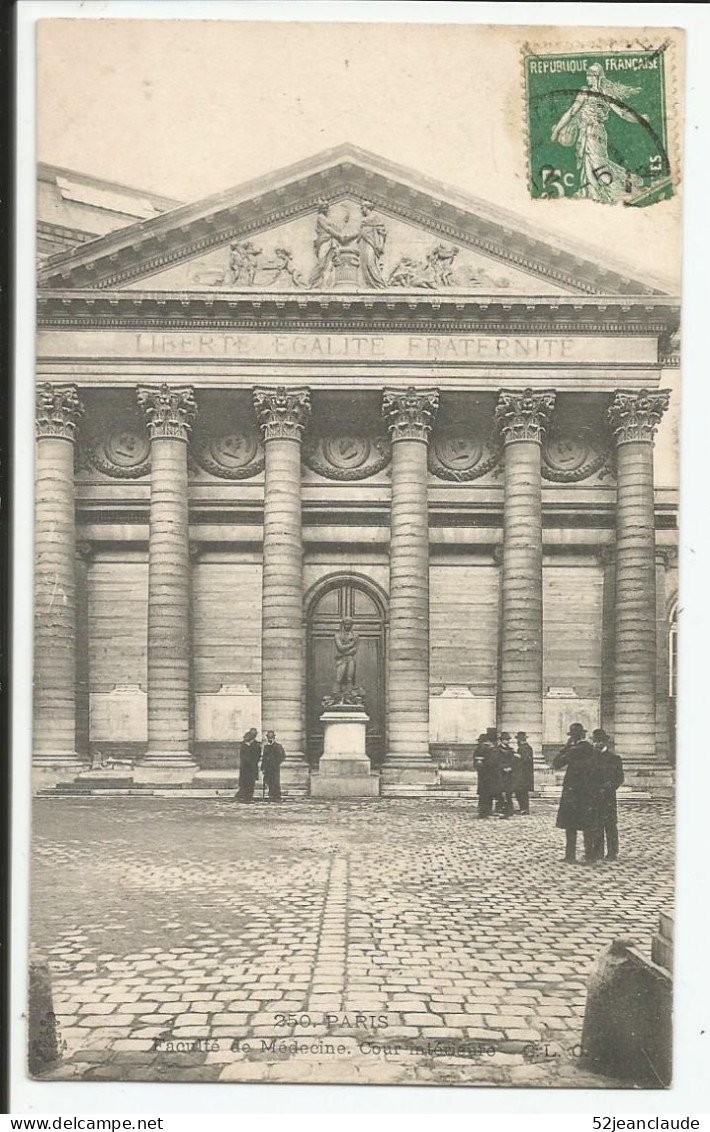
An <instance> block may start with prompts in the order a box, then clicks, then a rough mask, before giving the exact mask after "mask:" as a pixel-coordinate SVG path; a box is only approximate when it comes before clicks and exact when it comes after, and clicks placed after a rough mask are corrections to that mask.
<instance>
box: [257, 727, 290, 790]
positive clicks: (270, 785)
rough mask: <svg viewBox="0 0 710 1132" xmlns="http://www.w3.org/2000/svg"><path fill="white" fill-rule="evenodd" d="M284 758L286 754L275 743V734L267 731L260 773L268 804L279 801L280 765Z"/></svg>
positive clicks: (278, 744)
mask: <svg viewBox="0 0 710 1132" xmlns="http://www.w3.org/2000/svg"><path fill="white" fill-rule="evenodd" d="M285 758H286V752H285V751H284V749H283V747H282V746H281V744H280V743H277V742H276V733H275V732H274V731H267V732H266V742H265V743H264V750H263V751H262V754H261V772H262V774H263V775H264V785H265V786H266V789H267V790H268V791H269V801H270V802H280V801H281V763H282V762H283V761H284V759H285Z"/></svg>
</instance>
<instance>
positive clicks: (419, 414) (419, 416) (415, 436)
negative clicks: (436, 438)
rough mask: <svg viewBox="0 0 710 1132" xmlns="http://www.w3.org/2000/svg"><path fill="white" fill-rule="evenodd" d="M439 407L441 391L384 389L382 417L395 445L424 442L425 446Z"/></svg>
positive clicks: (411, 388) (411, 387)
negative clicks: (404, 441)
mask: <svg viewBox="0 0 710 1132" xmlns="http://www.w3.org/2000/svg"><path fill="white" fill-rule="evenodd" d="M438 408H439V390H438V389H419V390H418V389H414V387H413V386H410V387H409V389H404V390H402V391H400V390H398V389H385V390H384V392H383V394H382V415H383V417H384V419H385V424H386V426H387V431H388V432H389V437H390V440H391V441H392V443H393V444H394V442H395V441H396V440H423V441H424V443H425V444H426V443H427V442H428V440H429V434H430V432H431V430H432V426H433V424H434V418H435V417H436V411H437V409H438Z"/></svg>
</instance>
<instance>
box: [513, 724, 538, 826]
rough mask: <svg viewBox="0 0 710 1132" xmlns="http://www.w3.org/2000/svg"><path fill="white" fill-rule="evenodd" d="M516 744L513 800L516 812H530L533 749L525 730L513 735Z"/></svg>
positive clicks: (532, 783)
mask: <svg viewBox="0 0 710 1132" xmlns="http://www.w3.org/2000/svg"><path fill="white" fill-rule="evenodd" d="M515 740H516V742H517V744H518V759H519V760H520V761H519V762H518V764H517V766H516V771H517V775H516V781H515V784H514V785H515V791H514V793H515V800H516V802H517V803H518V807H519V808H518V813H520V814H529V813H530V795H531V794H532V792H533V790H534V789H535V769H534V765H533V749H532V747H531V746H530V744H529V743H528V737H527V734H526V732H525V731H518V733H517V735H516V736H515Z"/></svg>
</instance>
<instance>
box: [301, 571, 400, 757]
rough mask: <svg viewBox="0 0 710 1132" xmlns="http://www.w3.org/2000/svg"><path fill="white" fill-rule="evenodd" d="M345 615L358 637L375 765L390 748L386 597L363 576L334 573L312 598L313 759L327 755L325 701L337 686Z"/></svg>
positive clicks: (309, 711) (309, 716)
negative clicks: (336, 641)
mask: <svg viewBox="0 0 710 1132" xmlns="http://www.w3.org/2000/svg"><path fill="white" fill-rule="evenodd" d="M343 617H352V619H353V621H354V623H355V625H354V628H355V632H356V633H357V635H358V637H359V645H358V652H357V684H358V685H359V686H360V687H361V688H362V689H363V690H364V692H365V706H366V709H367V714H368V715H369V717H370V722H369V723H368V725H367V753H368V756H369V757H370V759H371V760H372V761H373V763H379V762H381V761H382V759H383V757H384V752H385V695H386V690H385V635H386V622H387V613H386V599H385V597H384V594H382V592H381V591H380V589H379V587H378V586H375V585H374V584H373V583H372V582H370V581H369V580H368V579H367V578H364V577H362V576H361V575H359V574H334V575H331V576H330V577H329V578H325V579H324V580H323V581H322V582H320V583H319V584H318V585H317V586H315V587H314V589H313V590H312V591H311V593H310V594H309V595H308V598H307V604H306V618H307V663H306V728H307V744H308V748H307V749H308V758H309V761H310V762H311V763H314V762H316V761H317V760H318V759H319V758H320V756H321V755H322V753H323V728H322V725H321V722H320V715H321V711H322V708H321V704H322V701H323V696H325V695H327V694H328V693H329V692H330V691H331V688H332V685H333V678H334V672H335V668H334V660H333V656H334V648H333V634H334V633H335V630H336V629H337V628H338V626H339V625H340V621H341V620H342V618H343Z"/></svg>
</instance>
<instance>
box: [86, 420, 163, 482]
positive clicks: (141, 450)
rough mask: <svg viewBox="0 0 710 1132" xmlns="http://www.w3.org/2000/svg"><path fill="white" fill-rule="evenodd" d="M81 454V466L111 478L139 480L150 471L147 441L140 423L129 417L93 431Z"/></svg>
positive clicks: (148, 443)
mask: <svg viewBox="0 0 710 1132" xmlns="http://www.w3.org/2000/svg"><path fill="white" fill-rule="evenodd" d="M85 455H86V460H85V462H84V463H85V466H86V465H88V466H89V467H93V468H96V469H98V471H100V472H103V473H104V475H106V476H111V477H112V478H113V479H140V478H141V476H147V475H148V473H149V471H150V440H149V439H148V436H147V434H146V431H145V428H144V426H143V424H142V422H141V421H140V420H138V419H136V418H134V417H132V416H128V417H126V418H125V419H123V420H121V421H119V422H118V424H109V425H107V426H106V427H105V428H104V429H102V430H100V431H98V432H96V433H95V434H94V435H93V436H92V437H90V439H89V441H88V444H87V447H86V453H85Z"/></svg>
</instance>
